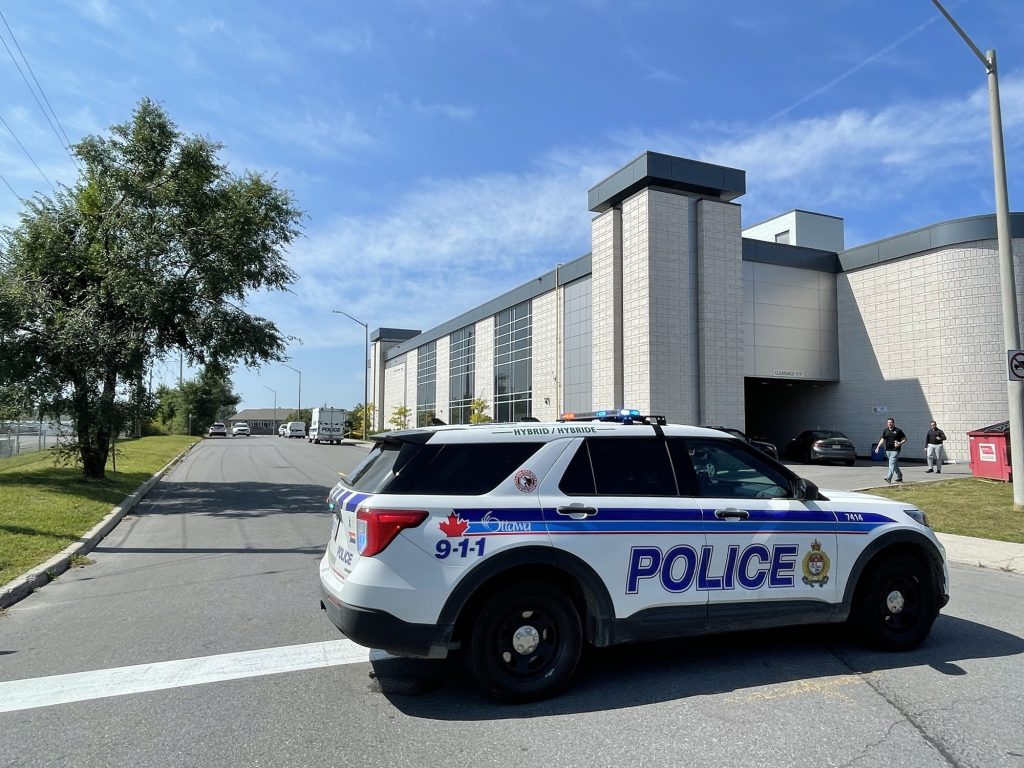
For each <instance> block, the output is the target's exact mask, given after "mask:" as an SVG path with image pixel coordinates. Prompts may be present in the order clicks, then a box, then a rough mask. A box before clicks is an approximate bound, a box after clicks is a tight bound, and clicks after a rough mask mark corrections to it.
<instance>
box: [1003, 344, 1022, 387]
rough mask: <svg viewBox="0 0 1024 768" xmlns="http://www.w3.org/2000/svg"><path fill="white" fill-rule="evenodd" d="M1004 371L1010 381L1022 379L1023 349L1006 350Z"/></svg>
mask: <svg viewBox="0 0 1024 768" xmlns="http://www.w3.org/2000/svg"><path fill="white" fill-rule="evenodd" d="M1006 372H1007V374H1008V376H1009V379H1010V381H1024V349H1011V350H1008V351H1007V353H1006Z"/></svg>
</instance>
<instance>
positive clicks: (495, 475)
mask: <svg viewBox="0 0 1024 768" xmlns="http://www.w3.org/2000/svg"><path fill="white" fill-rule="evenodd" d="M542 445H543V443H446V444H441V445H438V446H437V449H436V451H435V450H432V449H434V446H433V445H429V444H428V446H426V448H427V450H423V451H421V453H420V454H418V455H417V456H416V457H415V458H414V459H412V460H410V461H409V462H408V463H407V464H406V465H405V467H404V468H403V469H400V470H398V471H396V472H395V477H394V479H393V480H392V481H391V483H389V484H388V485H387V487H386V488H384V489H383V490H384V492H386V493H422V494H425V495H430V496H449V495H450V496H479V495H481V494H484V493H489V492H491V491H493V490H494V489H495V488H497V487H498V485H499V484H500V483H501V482H502V481H503V480H504V479H505V478H506V477H508V476H509V475H511V474H512V472H513V471H514V470H516V469H517V468H518V467H520V466H521V465H522V464H523V462H525V461H526V460H527V459H528V458H530V457H531V456H532V455H533V454H535V453H536V452H537V451H538V450H540V447H541V446H542Z"/></svg>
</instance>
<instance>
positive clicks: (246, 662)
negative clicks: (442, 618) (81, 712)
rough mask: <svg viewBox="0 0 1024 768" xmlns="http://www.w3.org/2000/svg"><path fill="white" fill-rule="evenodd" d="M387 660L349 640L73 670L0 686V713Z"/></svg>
mask: <svg viewBox="0 0 1024 768" xmlns="http://www.w3.org/2000/svg"><path fill="white" fill-rule="evenodd" d="M378 658H388V655H387V654H386V653H384V652H383V651H371V650H370V649H369V648H364V647H363V646H361V645H356V644H355V643H353V642H352V641H351V640H331V641H329V642H325V643H307V644H305V645H290V646H283V647H280V648H262V649H260V650H256V651H242V652H240V653H224V654H220V655H218V656H201V657H199V658H196V659H179V660H177V661H160V662H156V663H154V664H137V665H135V666H131V667H115V668H114V669H97V670H94V671H91V672H73V673H71V674H67V675H53V676H51V677H36V678H31V679H27V680H10V681H8V682H0V712H15V711H18V710H22V709H34V708H35V707H48V706H52V705H54V704H67V703H70V702H72V701H87V700H89V699H102V698H105V697H108V696H125V695H127V694H131V693H145V692H146V691H160V690H164V689H167V688H181V687H183V686H186V685H201V684H203V683H216V682H219V681H221V680H239V679H242V678H246V677H260V676H262V675H276V674H279V673H281V672H295V671H298V670H301V669H317V668H319V667H334V666H339V665H342V664H358V663H360V662H364V661H370V660H371V659H378Z"/></svg>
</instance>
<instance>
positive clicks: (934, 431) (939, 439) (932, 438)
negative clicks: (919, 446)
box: [924, 421, 946, 474]
mask: <svg viewBox="0 0 1024 768" xmlns="http://www.w3.org/2000/svg"><path fill="white" fill-rule="evenodd" d="M944 442H946V433H945V432H943V431H942V430H941V429H939V428H938V426H937V425H936V424H935V422H934V421H932V422H930V423H929V424H928V434H927V435H925V438H924V450H925V457H926V458H927V459H928V469H927V470H925V474H928V473H929V472H932V471H933V470H932V465H933V464H934V466H935V469H934V472H935V473H936V474H942V444H943V443H944Z"/></svg>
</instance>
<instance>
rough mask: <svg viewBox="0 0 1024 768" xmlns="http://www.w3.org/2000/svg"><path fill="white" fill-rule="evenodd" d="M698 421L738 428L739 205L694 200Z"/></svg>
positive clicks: (741, 418) (741, 412)
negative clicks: (698, 377)
mask: <svg viewBox="0 0 1024 768" xmlns="http://www.w3.org/2000/svg"><path fill="white" fill-rule="evenodd" d="M697 216H698V219H697V232H698V235H697V239H698V246H697V281H698V295H699V299H698V314H699V320H698V339H699V342H698V343H699V345H700V356H699V357H700V376H701V383H700V411H699V423H703V424H722V425H725V426H731V427H736V428H738V429H743V426H744V407H743V402H744V400H743V323H742V311H743V309H742V308H743V244H742V238H741V237H740V207H739V206H738V205H733V204H731V203H719V202H715V201H712V200H701V201H699V202H698V203H697Z"/></svg>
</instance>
